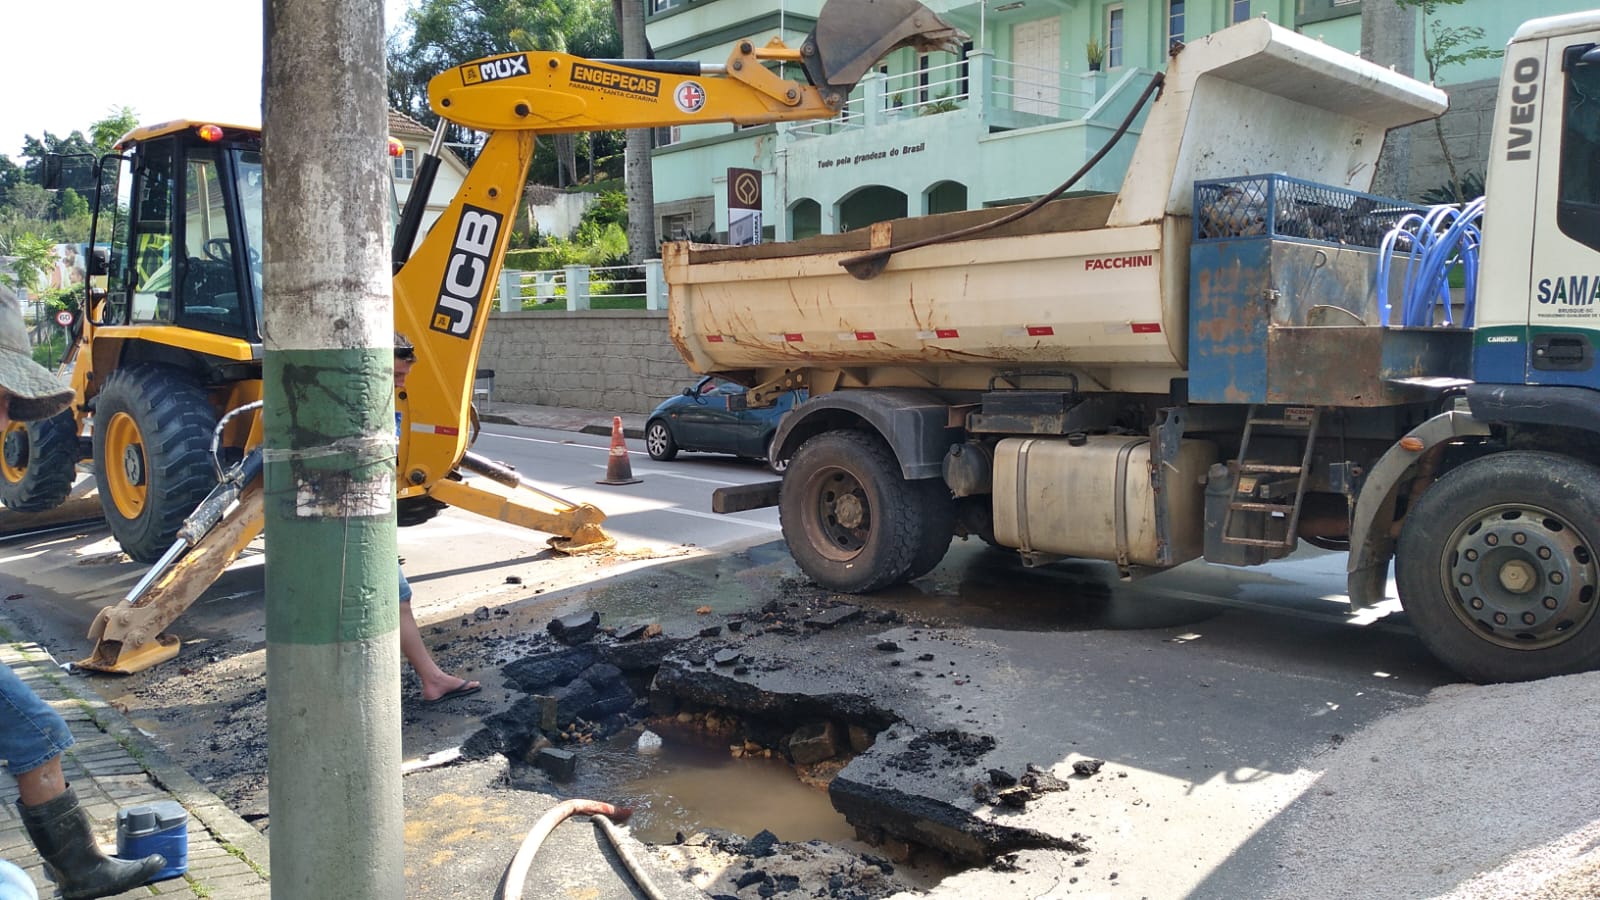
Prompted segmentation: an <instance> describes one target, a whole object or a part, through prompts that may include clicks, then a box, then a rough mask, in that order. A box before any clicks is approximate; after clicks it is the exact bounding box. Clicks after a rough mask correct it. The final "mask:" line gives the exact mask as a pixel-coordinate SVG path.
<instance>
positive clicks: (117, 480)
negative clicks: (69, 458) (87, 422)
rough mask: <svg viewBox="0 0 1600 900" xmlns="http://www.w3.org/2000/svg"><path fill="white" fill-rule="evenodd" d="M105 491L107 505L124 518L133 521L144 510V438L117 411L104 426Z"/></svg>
mask: <svg viewBox="0 0 1600 900" xmlns="http://www.w3.org/2000/svg"><path fill="white" fill-rule="evenodd" d="M105 429H106V443H105V459H103V460H101V461H100V464H101V465H103V466H105V474H106V489H107V491H108V492H109V493H110V494H111V502H112V503H113V504H115V505H116V507H117V512H118V514H120V515H121V516H122V517H123V518H124V519H137V518H139V513H141V512H143V511H144V504H145V500H146V498H147V497H148V493H149V485H150V476H149V471H150V470H149V466H148V465H147V464H146V461H145V455H144V439H143V437H142V436H141V435H140V434H139V424H138V423H137V422H135V421H134V420H133V417H132V416H130V415H128V414H127V413H123V412H119V413H117V414H116V415H114V416H112V417H111V421H110V422H107V423H106V425H105Z"/></svg>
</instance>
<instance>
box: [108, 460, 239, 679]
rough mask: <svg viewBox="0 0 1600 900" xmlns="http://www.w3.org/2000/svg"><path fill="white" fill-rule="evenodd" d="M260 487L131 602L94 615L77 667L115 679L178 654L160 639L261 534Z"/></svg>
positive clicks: (172, 643) (173, 643)
mask: <svg viewBox="0 0 1600 900" xmlns="http://www.w3.org/2000/svg"><path fill="white" fill-rule="evenodd" d="M262 516H263V511H262V500H261V483H260V481H259V480H257V481H255V482H253V483H252V484H250V485H249V486H248V487H246V488H245V489H244V491H243V493H241V494H240V495H239V506H238V508H237V509H236V510H234V511H233V512H232V513H231V514H230V515H228V516H226V517H224V518H223V519H222V520H221V522H220V523H219V524H218V525H216V527H215V528H213V529H211V530H210V531H209V532H208V533H207V534H206V535H205V540H203V541H201V542H200V543H199V544H197V545H196V546H195V547H194V548H193V549H192V550H190V552H189V553H188V554H186V555H184V556H182V557H179V558H177V559H176V561H175V562H172V564H171V565H170V566H169V567H168V568H166V569H165V570H164V571H162V572H160V573H159V574H158V575H157V577H156V579H155V580H154V582H153V584H152V586H151V587H150V588H149V590H146V591H144V592H143V594H141V595H140V596H139V597H138V598H137V599H136V600H133V601H128V600H123V601H122V602H121V603H118V604H117V605H115V606H108V607H106V608H105V609H102V610H101V611H100V614H99V615H97V616H95V618H94V622H93V623H92V624H91V625H90V626H89V637H90V638H92V639H93V640H94V642H95V644H94V649H93V650H91V651H90V653H89V656H88V658H86V659H82V660H79V661H78V663H77V665H78V667H79V668H82V669H88V670H90V671H94V672H106V673H109V674H114V675H132V674H133V673H135V672H138V671H141V670H144V669H148V668H150V667H151V666H154V665H157V664H158V663H163V662H166V661H167V660H169V659H171V658H173V657H174V656H177V655H178V649H179V641H178V639H177V638H176V637H173V636H172V635H167V634H162V633H161V631H162V629H164V628H166V627H167V626H168V625H171V624H172V623H173V622H174V621H176V620H177V618H178V617H179V616H181V615H182V614H183V611H184V610H186V609H188V608H189V607H190V606H191V605H193V604H194V601H195V600H197V599H199V597H200V595H201V594H203V593H205V590H206V588H208V587H210V586H211V584H212V583H213V582H215V581H216V580H217V576H219V575H221V574H222V570H224V569H226V568H227V567H228V566H230V565H232V564H233V561H234V560H235V559H238V558H239V554H240V553H241V552H242V551H243V550H244V548H245V547H246V546H247V545H249V543H250V542H251V541H253V540H255V538H256V535H258V534H260V533H261V526H262Z"/></svg>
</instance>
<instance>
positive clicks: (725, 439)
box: [644, 375, 806, 472]
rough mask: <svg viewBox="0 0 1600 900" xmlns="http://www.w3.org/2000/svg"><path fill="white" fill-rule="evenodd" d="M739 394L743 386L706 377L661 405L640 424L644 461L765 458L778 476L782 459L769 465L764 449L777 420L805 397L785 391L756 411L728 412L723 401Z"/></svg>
mask: <svg viewBox="0 0 1600 900" xmlns="http://www.w3.org/2000/svg"><path fill="white" fill-rule="evenodd" d="M743 393H744V388H743V387H741V386H739V385H737V384H734V383H733V382H731V381H724V380H722V379H721V378H717V377H715V376H712V375H707V376H706V377H704V378H702V379H700V380H699V381H698V382H696V383H695V385H694V386H693V387H688V388H684V389H683V393H682V394H679V395H678V396H676V397H672V398H671V399H668V400H665V401H663V402H662V403H661V405H660V406H658V407H656V408H655V411H654V412H652V413H650V418H649V419H647V420H645V425H644V445H645V449H647V450H649V451H650V458H651V459H658V460H661V461H663V462H665V461H667V460H670V459H672V458H673V457H675V456H677V455H678V451H680V450H704V451H707V452H710V453H732V454H733V455H735V456H745V457H749V458H751V459H767V460H768V463H769V464H770V465H771V466H772V468H773V471H776V472H782V471H783V470H784V467H785V466H787V465H788V460H781V461H773V460H772V459H771V454H770V453H768V452H767V450H768V447H769V445H770V444H771V443H772V436H773V434H774V433H776V432H777V430H778V421H779V420H780V419H782V418H783V416H784V413H787V412H788V411H789V410H791V409H793V408H794V407H795V404H798V403H800V402H802V401H804V400H805V399H806V392H805V391H788V392H786V393H784V394H782V395H781V396H779V398H778V402H776V403H774V404H773V405H771V406H768V407H764V408H762V409H739V410H732V409H729V408H728V398H729V397H733V396H738V395H742V394H743Z"/></svg>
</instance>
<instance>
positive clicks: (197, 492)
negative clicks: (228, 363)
mask: <svg viewBox="0 0 1600 900" xmlns="http://www.w3.org/2000/svg"><path fill="white" fill-rule="evenodd" d="M94 412H95V427H94V476H95V482H96V484H97V485H98V486H99V488H100V506H101V508H102V509H103V510H105V514H106V522H107V523H108V524H110V526H111V533H112V534H113V535H115V536H116V539H117V543H119V544H121V545H122V549H123V551H124V552H126V553H127V554H128V555H129V556H131V557H133V558H134V559H135V560H138V561H139V562H154V561H155V560H156V559H158V558H160V556H161V554H162V553H163V552H165V551H166V549H167V548H168V547H169V546H171V544H172V540H173V538H174V537H176V535H177V533H178V529H179V528H180V527H181V526H182V525H183V520H184V519H185V518H187V517H188V515H189V514H190V513H191V512H193V511H194V508H195V507H196V506H197V505H199V503H200V501H201V500H204V499H205V496H206V494H207V493H209V492H210V491H211V489H212V488H213V487H215V486H216V483H217V476H216V471H215V470H214V469H213V468H212V463H211V432H212V429H214V428H216V426H217V414H216V411H215V410H214V409H213V408H212V406H211V403H210V402H209V401H208V400H207V398H206V394H205V391H204V390H202V389H201V388H200V386H199V385H197V384H195V383H194V382H193V381H191V380H190V379H188V378H186V377H185V376H184V375H183V374H182V373H180V372H178V371H177V370H176V369H172V368H169V367H167V366H135V367H133V368H128V369H118V370H116V371H115V372H112V373H111V377H110V378H108V379H107V380H106V386H105V389H104V390H102V391H101V392H100V396H99V398H98V400H97V401H96V403H95V411H94Z"/></svg>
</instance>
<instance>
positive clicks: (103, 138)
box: [89, 106, 139, 154]
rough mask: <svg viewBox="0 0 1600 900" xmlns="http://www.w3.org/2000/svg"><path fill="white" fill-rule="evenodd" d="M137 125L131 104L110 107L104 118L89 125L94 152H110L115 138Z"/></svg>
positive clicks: (137, 120) (115, 140) (137, 119)
mask: <svg viewBox="0 0 1600 900" xmlns="http://www.w3.org/2000/svg"><path fill="white" fill-rule="evenodd" d="M138 125H139V116H138V114H136V113H135V112H134V111H133V107H131V106H119V107H114V108H112V109H111V110H110V111H109V112H108V113H107V115H106V117H105V118H104V119H100V120H99V121H97V122H95V123H94V124H93V125H90V126H89V140H90V141H91V142H92V143H93V144H94V149H95V153H97V154H104V153H110V152H111V147H112V145H113V144H115V143H116V142H117V139H118V138H120V137H122V136H123V135H125V134H127V133H128V132H130V131H132V130H133V129H134V128H136V127H138Z"/></svg>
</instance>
